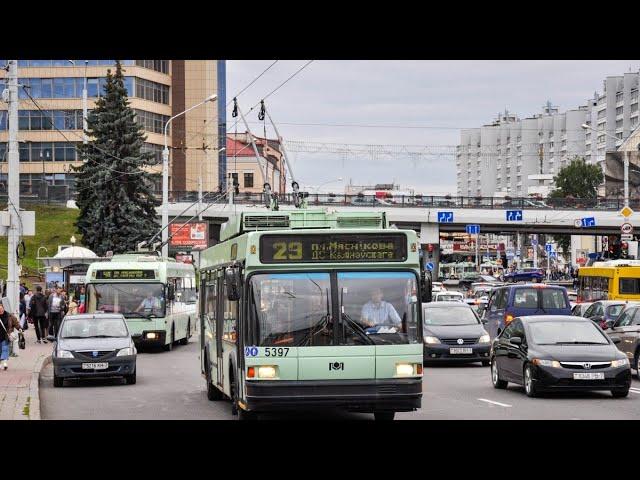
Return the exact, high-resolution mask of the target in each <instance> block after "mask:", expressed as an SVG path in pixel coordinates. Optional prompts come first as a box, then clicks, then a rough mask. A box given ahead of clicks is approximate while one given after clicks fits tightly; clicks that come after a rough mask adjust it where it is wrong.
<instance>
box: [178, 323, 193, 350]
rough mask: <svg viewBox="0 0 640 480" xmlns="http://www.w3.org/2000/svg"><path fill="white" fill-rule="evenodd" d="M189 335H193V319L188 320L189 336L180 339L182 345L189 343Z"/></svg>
mask: <svg viewBox="0 0 640 480" xmlns="http://www.w3.org/2000/svg"><path fill="white" fill-rule="evenodd" d="M189 337H191V320H189V321H188V322H187V336H186V337H184V338H181V339H180V345H187V344H188V343H189Z"/></svg>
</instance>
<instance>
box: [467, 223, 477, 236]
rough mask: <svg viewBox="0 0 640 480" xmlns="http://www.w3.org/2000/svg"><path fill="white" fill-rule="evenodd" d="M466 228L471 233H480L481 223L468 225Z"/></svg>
mask: <svg viewBox="0 0 640 480" xmlns="http://www.w3.org/2000/svg"><path fill="white" fill-rule="evenodd" d="M466 230H467V233H468V234H470V235H478V234H479V233H480V225H476V224H474V225H467V226H466Z"/></svg>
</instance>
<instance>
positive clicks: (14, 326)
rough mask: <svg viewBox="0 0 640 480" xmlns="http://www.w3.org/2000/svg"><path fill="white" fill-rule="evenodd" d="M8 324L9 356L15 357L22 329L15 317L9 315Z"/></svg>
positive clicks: (18, 348)
mask: <svg viewBox="0 0 640 480" xmlns="http://www.w3.org/2000/svg"><path fill="white" fill-rule="evenodd" d="M9 322H10V323H11V329H10V330H9V332H10V333H9V356H10V357H17V356H18V350H20V346H19V344H18V342H19V341H20V334H21V333H22V328H21V327H20V322H19V321H18V319H17V318H16V316H15V315H12V314H9Z"/></svg>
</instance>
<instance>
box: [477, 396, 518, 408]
mask: <svg viewBox="0 0 640 480" xmlns="http://www.w3.org/2000/svg"><path fill="white" fill-rule="evenodd" d="M478 400H480V401H481V402H487V403H493V404H494V405H500V406H501V407H510V406H511V405H509V404H507V403H500V402H494V401H493V400H487V399H486V398H479V399H478Z"/></svg>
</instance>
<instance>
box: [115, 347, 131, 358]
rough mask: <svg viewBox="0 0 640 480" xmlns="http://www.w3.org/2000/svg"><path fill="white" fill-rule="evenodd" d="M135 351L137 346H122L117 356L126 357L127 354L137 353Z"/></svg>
mask: <svg viewBox="0 0 640 480" xmlns="http://www.w3.org/2000/svg"><path fill="white" fill-rule="evenodd" d="M135 353H136V349H135V347H127V348H121V349H120V350H118V353H117V354H116V357H124V356H125V355H135Z"/></svg>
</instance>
